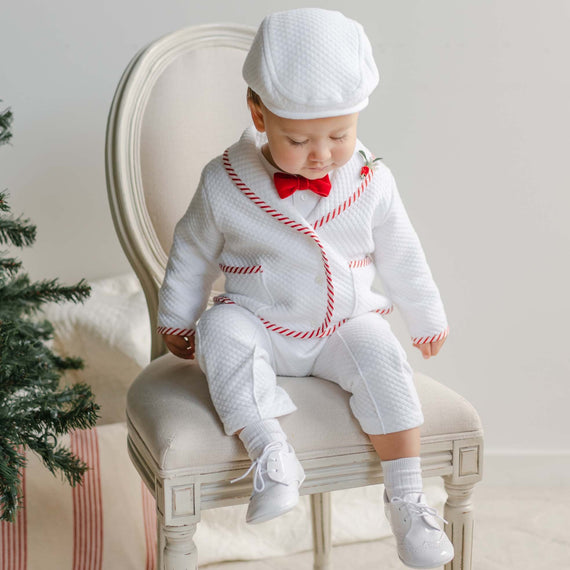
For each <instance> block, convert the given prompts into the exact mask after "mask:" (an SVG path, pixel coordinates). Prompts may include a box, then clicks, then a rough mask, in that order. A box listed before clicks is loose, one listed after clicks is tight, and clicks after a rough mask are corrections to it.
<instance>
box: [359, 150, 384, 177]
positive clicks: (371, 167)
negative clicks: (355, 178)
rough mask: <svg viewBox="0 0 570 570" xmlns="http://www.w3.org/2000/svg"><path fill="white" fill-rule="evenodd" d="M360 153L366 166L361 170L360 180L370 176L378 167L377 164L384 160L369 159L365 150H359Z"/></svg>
mask: <svg viewBox="0 0 570 570" xmlns="http://www.w3.org/2000/svg"><path fill="white" fill-rule="evenodd" d="M358 152H359V154H361V155H362V158H363V159H364V166H363V167H362V168H361V169H360V178H366V177H367V176H368V175H369V174H370V171H372V170H374V167H375V166H376V164H375V163H376V162H378V161H379V160H382V158H375V159H372V158H368V157H367V156H366V153H365V152H364V151H363V150H359V151H358Z"/></svg>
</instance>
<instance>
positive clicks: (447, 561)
mask: <svg viewBox="0 0 570 570" xmlns="http://www.w3.org/2000/svg"><path fill="white" fill-rule="evenodd" d="M398 558H399V559H400V561H401V562H402V564H404V566H407V567H408V568H425V570H429V569H430V568H439V567H440V566H445V565H446V564H449V563H450V562H451V561H452V560H453V559H454V558H455V554H454V555H453V556H452V557H451V558H449V560H444V561H443V562H439V563H438V564H436V565H435V566H414V565H413V564H408V563H407V562H404V560H403V559H402V557H401V556H400V555H399V554H398Z"/></svg>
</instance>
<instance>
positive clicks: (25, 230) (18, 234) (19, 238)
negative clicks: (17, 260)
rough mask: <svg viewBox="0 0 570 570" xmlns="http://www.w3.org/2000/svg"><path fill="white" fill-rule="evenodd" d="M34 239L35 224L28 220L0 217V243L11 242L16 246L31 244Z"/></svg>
mask: <svg viewBox="0 0 570 570" xmlns="http://www.w3.org/2000/svg"><path fill="white" fill-rule="evenodd" d="M34 241H36V226H34V225H33V224H31V223H30V221H29V220H26V219H23V218H22V217H21V216H20V217H18V218H15V219H14V218H0V243H4V244H5V243H11V244H12V245H15V246H16V247H25V246H29V245H32V244H33V243H34Z"/></svg>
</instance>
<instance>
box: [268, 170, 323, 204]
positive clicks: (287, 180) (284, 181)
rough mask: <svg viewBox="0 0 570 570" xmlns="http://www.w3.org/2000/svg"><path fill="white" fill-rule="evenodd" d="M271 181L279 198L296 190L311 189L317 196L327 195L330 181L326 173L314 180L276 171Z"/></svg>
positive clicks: (287, 195) (285, 196) (286, 196)
mask: <svg viewBox="0 0 570 570" xmlns="http://www.w3.org/2000/svg"><path fill="white" fill-rule="evenodd" d="M273 181H274V182H275V188H277V192H278V193H279V197H280V198H288V197H289V196H291V194H294V193H295V192H296V191H297V190H312V191H313V192H314V193H315V194H318V195H319V196H328V195H329V193H330V191H331V181H330V180H329V175H328V174H327V175H325V176H323V177H322V178H317V179H316V180H309V179H308V178H305V177H304V176H301V175H299V174H286V173H285V172H276V173H275V174H274V175H273Z"/></svg>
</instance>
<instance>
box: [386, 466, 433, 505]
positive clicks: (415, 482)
mask: <svg viewBox="0 0 570 570" xmlns="http://www.w3.org/2000/svg"><path fill="white" fill-rule="evenodd" d="M382 471H383V472H384V486H385V487H386V493H387V494H388V500H390V499H392V497H400V498H402V497H404V495H407V494H408V493H418V494H419V493H422V492H423V488H424V486H423V481H422V468H421V464H420V458H419V457H403V458H402V459H393V460H391V461H382Z"/></svg>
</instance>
